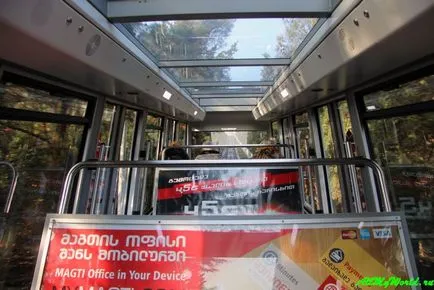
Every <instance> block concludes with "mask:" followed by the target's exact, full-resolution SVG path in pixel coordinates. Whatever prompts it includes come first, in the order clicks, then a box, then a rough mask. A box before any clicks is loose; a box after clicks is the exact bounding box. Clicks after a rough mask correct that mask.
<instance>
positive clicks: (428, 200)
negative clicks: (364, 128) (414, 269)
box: [368, 113, 434, 280]
mask: <svg viewBox="0 0 434 290" xmlns="http://www.w3.org/2000/svg"><path fill="white" fill-rule="evenodd" d="M368 128H369V134H370V138H371V141H372V147H373V150H374V156H375V159H376V161H377V162H379V163H380V164H381V166H382V167H383V170H384V172H385V174H386V177H387V180H388V186H389V194H390V195H391V201H392V204H393V209H394V210H396V211H404V212H405V215H406V218H407V222H408V225H409V229H410V231H411V233H412V235H413V238H414V243H415V245H416V244H417V245H418V246H417V247H415V248H414V249H415V254H416V255H417V256H418V259H417V261H418V263H419V265H418V267H419V273H424V275H425V276H422V277H421V279H422V278H424V279H430V280H431V279H434V271H432V269H433V268H434V252H433V247H432V245H433V243H432V240H433V238H434V227H433V223H434V207H433V202H434V113H425V114H420V115H408V116H403V117H394V118H388V119H381V120H369V121H368Z"/></svg>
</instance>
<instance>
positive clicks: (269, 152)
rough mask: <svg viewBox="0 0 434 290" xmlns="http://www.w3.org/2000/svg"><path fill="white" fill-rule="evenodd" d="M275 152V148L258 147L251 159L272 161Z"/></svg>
mask: <svg viewBox="0 0 434 290" xmlns="http://www.w3.org/2000/svg"><path fill="white" fill-rule="evenodd" d="M276 152H277V148H275V147H271V146H267V147H259V148H258V149H256V150H255V153H254V154H253V159H273V158H275V154H276Z"/></svg>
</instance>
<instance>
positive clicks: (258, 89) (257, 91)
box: [186, 87, 268, 98]
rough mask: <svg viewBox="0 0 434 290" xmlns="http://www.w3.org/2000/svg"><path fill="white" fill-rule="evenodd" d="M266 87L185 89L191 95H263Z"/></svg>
mask: <svg viewBox="0 0 434 290" xmlns="http://www.w3.org/2000/svg"><path fill="white" fill-rule="evenodd" d="M267 89H268V87H206V88H186V90H187V91H188V92H189V93H190V94H192V95H198V96H197V98H200V95H206V94H209V95H216V94H225V95H231V94H264V93H265V92H266V91H267Z"/></svg>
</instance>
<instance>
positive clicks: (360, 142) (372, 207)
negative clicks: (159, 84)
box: [347, 92, 381, 212]
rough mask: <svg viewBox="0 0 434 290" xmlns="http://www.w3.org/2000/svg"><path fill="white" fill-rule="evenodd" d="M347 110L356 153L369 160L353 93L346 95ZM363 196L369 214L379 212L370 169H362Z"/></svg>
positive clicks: (365, 137) (367, 148) (362, 126)
mask: <svg viewBox="0 0 434 290" xmlns="http://www.w3.org/2000/svg"><path fill="white" fill-rule="evenodd" d="M347 99H348V110H349V111H350V117H351V126H352V128H353V135H354V140H355V142H356V144H357V151H358V153H359V154H360V155H361V156H362V157H365V158H368V159H370V158H371V154H370V152H369V145H368V140H367V136H366V130H365V127H364V125H363V124H362V120H361V117H360V111H359V107H358V104H357V100H356V96H355V95H354V92H349V93H348V97H347ZM362 176H363V188H364V196H365V199H366V207H367V210H368V211H370V212H379V211H381V210H380V203H379V199H378V192H377V187H376V186H375V184H376V183H375V178H374V175H373V173H372V170H371V169H370V168H367V167H365V168H362Z"/></svg>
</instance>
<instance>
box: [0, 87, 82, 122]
mask: <svg viewBox="0 0 434 290" xmlns="http://www.w3.org/2000/svg"><path fill="white" fill-rule="evenodd" d="M0 106H1V107H6V108H12V109H20V110H27V111H36V112H44V113H54V114H62V115H71V116H79V117H84V115H85V114H86V108H87V101H84V100H79V99H76V98H71V97H70V96H69V97H68V96H67V95H66V96H65V95H64V94H63V95H62V96H60V95H59V94H56V95H55V94H52V93H50V92H48V91H45V90H40V89H36V88H31V87H27V86H22V85H17V84H14V83H11V82H6V83H0Z"/></svg>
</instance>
